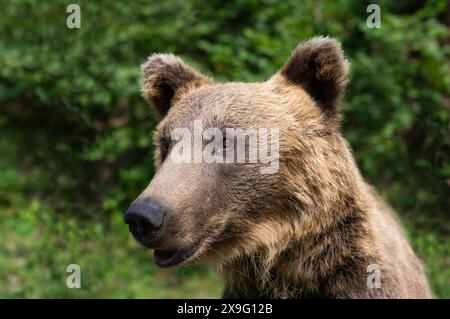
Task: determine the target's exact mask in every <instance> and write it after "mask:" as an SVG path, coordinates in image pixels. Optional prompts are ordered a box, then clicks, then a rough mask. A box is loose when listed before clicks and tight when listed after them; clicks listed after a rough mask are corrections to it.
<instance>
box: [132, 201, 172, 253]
mask: <svg viewBox="0 0 450 319" xmlns="http://www.w3.org/2000/svg"><path fill="white" fill-rule="evenodd" d="M124 221H125V223H126V224H128V226H129V228H130V232H131V233H132V234H133V236H134V237H136V238H137V239H138V240H139V241H141V242H142V244H144V245H145V246H147V243H148V241H149V240H151V239H152V238H153V237H154V235H155V233H156V231H157V230H158V229H159V228H161V226H162V224H163V223H164V213H163V211H162V209H161V206H160V205H158V204H157V203H155V202H154V201H151V200H145V201H144V200H142V201H135V202H133V203H132V204H131V205H130V207H129V208H128V210H127V211H126V213H125V216H124Z"/></svg>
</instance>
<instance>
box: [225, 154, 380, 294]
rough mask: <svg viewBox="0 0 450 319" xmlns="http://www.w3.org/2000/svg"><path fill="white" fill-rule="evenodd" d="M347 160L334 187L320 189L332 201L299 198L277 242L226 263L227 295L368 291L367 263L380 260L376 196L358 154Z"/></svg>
mask: <svg viewBox="0 0 450 319" xmlns="http://www.w3.org/2000/svg"><path fill="white" fill-rule="evenodd" d="M345 160H346V161H347V164H348V165H346V166H345V170H342V171H340V172H339V176H338V179H339V183H336V185H335V188H334V189H331V190H330V189H327V190H325V192H326V194H316V195H318V196H321V198H326V199H327V202H325V203H323V202H322V201H312V203H313V204H309V205H308V204H305V201H304V200H303V199H301V198H298V201H297V203H296V204H295V203H294V205H291V206H290V208H289V210H290V212H289V216H290V221H289V224H290V225H293V226H292V227H290V228H288V229H287V230H286V229H284V230H279V231H276V230H274V234H277V235H278V236H277V237H278V238H279V239H278V242H275V243H274V242H271V243H270V247H268V246H264V244H263V245H260V246H259V248H257V249H254V250H252V252H251V253H248V252H247V253H243V254H241V255H240V256H239V257H238V258H235V259H234V260H233V261H231V262H228V263H227V264H225V265H222V273H223V275H224V279H225V290H224V295H223V296H224V297H225V298H348V297H351V296H349V295H348V292H349V291H351V292H352V294H358V292H363V291H366V290H367V281H366V278H367V273H366V271H367V266H369V265H370V264H374V263H377V261H378V258H377V256H375V253H374V251H376V249H375V250H374V249H373V247H371V244H370V243H374V242H376V239H375V238H374V234H373V233H371V228H370V227H369V224H370V218H371V217H370V216H371V215H372V212H373V210H374V209H376V208H375V207H372V206H371V205H373V204H371V203H374V202H376V199H374V195H373V191H372V190H371V188H370V187H369V186H368V185H367V184H366V183H365V181H364V180H363V178H362V177H361V175H360V173H359V171H358V169H357V167H356V165H355V163H354V161H353V158H352V157H351V156H350V155H349V156H348V157H347V158H345ZM343 181H344V182H343ZM317 189H319V192H320V188H317ZM317 189H316V192H317ZM317 203H319V204H317ZM283 231H284V233H282V232H283ZM269 236H271V237H274V236H276V235H273V234H269ZM268 238H269V237H268ZM372 246H373V245H372ZM280 247H281V248H280ZM362 279H364V280H362Z"/></svg>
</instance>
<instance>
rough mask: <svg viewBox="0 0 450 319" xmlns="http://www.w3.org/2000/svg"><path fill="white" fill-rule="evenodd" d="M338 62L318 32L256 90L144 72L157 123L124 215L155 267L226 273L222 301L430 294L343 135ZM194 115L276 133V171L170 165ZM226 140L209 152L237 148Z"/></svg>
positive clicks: (173, 61)
mask: <svg viewBox="0 0 450 319" xmlns="http://www.w3.org/2000/svg"><path fill="white" fill-rule="evenodd" d="M348 65H349V64H348V62H347V60H346V58H345V57H344V54H343V52H342V49H341V46H340V44H339V43H338V42H337V41H336V40H334V39H331V38H328V37H316V38H313V39H311V40H309V41H307V42H304V43H302V44H300V45H299V46H298V47H297V48H296V49H295V50H294V51H293V53H292V55H291V57H290V58H289V59H288V61H287V62H286V64H285V65H284V66H283V67H282V68H281V70H279V71H278V72H277V73H276V74H275V75H273V76H272V77H271V78H270V79H268V80H267V81H265V82H261V83H236V82H231V83H216V82H213V81H212V80H211V79H209V78H207V77H206V76H204V75H202V74H200V73H199V72H197V71H195V70H193V69H192V68H191V67H189V66H187V65H186V64H185V63H183V61H182V60H181V59H179V58H177V57H176V56H174V55H172V54H154V55H152V56H151V57H150V58H149V59H148V61H147V62H146V63H144V64H143V65H142V75H143V86H142V93H143V96H144V97H145V99H147V100H148V101H149V102H151V104H153V105H154V106H155V107H156V108H157V109H158V111H159V112H160V113H161V115H162V117H163V118H162V120H161V122H160V123H159V125H158V127H157V130H156V133H155V145H156V146H157V150H156V162H157V164H156V165H157V167H158V169H157V172H156V174H155V176H154V177H153V179H152V181H151V183H150V184H149V186H148V187H147V188H146V189H145V190H144V191H143V193H142V194H141V195H140V196H139V197H138V198H137V199H136V200H135V201H134V202H133V203H132V204H131V206H130V208H129V209H128V210H127V212H126V213H125V217H124V219H125V222H126V223H127V224H128V225H129V228H130V231H131V233H132V234H133V236H134V237H135V238H136V239H137V240H138V241H139V242H140V243H141V244H143V245H144V246H145V247H148V248H152V249H155V250H154V261H155V262H156V264H158V265H159V266H161V267H169V266H173V265H178V264H180V265H184V264H187V263H191V262H193V261H196V260H199V259H205V260H208V261H210V262H212V263H214V264H215V265H216V266H217V267H218V269H219V271H220V272H221V273H222V275H223V277H224V280H225V290H224V293H223V297H225V298H429V297H431V296H432V294H431V291H430V288H429V285H428V283H427V279H426V277H425V274H424V270H423V267H422V264H421V262H420V260H419V259H418V258H417V257H416V255H415V254H414V252H413V250H412V249H411V247H410V245H409V243H408V241H407V240H406V238H405V236H404V234H403V232H402V230H401V227H400V226H399V223H398V222H397V220H396V217H395V215H394V213H393V212H392V211H391V209H390V208H389V207H388V206H387V205H386V204H385V203H384V202H383V200H382V199H381V198H380V197H379V196H378V194H377V193H376V191H375V190H374V189H373V188H372V187H371V186H370V185H368V183H367V182H366V181H365V180H364V179H363V177H362V176H361V174H360V172H359V170H358V168H357V166H356V163H355V159H354V157H353V155H352V152H351V149H350V146H349V145H348V143H347V141H346V140H345V139H344V138H343V136H342V135H341V133H340V127H339V126H340V120H341V110H340V104H341V99H342V96H343V93H344V89H345V85H346V82H347V79H348V74H347V73H348ZM196 120H197V121H199V120H200V121H201V125H202V127H203V128H218V129H219V130H224V129H225V128H242V129H247V128H276V129H277V130H278V132H279V134H278V137H277V138H278V141H279V148H278V159H279V166H278V169H277V171H276V172H275V173H271V174H263V173H262V171H261V169H260V168H261V166H262V165H263V164H262V163H261V161H259V160H257V161H256V162H249V161H248V162H244V163H242V162H236V161H231V162H230V163H228V162H225V161H224V162H220V161H217V162H214V163H209V162H205V161H190V162H189V161H188V162H183V163H180V162H177V161H176V160H175V159H176V158H175V157H173V156H170V154H171V153H174V148H175V145H176V143H177V140H174V138H173V134H172V133H173V131H174V130H176V129H177V128H181V127H182V128H185V129H187V131H188V132H189V131H190V132H191V133H192V132H193V131H194V124H193V123H194V122H195V121H196ZM227 134H228V133H225V134H224V135H226V136H225V138H224V139H223V149H221V150H220V149H219V150H216V151H217V153H218V154H219V157H221V156H222V155H223V154H224V152H225V150H227V149H228V150H229V149H230V148H234V147H236V144H235V143H234V137H233V140H231V141H230V138H228V136H227ZM249 140H250V139H249V138H248V139H246V141H245V143H244V145H247V144H249ZM190 141H191V140H190ZM203 142H204V141H201V143H202V144H201V146H202V147H203V146H204V144H203ZM221 143H222V141H221ZM223 156H224V155H223ZM189 158H190V157H189Z"/></svg>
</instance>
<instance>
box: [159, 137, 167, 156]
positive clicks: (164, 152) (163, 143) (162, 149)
mask: <svg viewBox="0 0 450 319" xmlns="http://www.w3.org/2000/svg"><path fill="white" fill-rule="evenodd" d="M159 149H160V153H161V159H162V160H163V161H164V159H165V158H166V157H167V154H168V153H169V141H168V140H167V138H165V137H161V139H160V140H159Z"/></svg>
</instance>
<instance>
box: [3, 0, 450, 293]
mask: <svg viewBox="0 0 450 319" xmlns="http://www.w3.org/2000/svg"><path fill="white" fill-rule="evenodd" d="M77 3H78V4H79V5H80V7H81V10H82V22H81V26H82V27H81V29H68V28H66V18H67V15H68V14H67V13H66V6H67V4H68V3H67V2H66V1H51V2H50V1H49V2H43V1H37V0H11V1H8V2H6V3H4V4H2V18H1V19H0V52H1V54H0V65H1V68H0V105H1V109H0V115H1V116H0V134H1V136H2V140H1V143H0V154H2V157H1V158H0V168H1V172H2V173H1V174H2V175H1V178H0V214H1V217H2V220H5V221H6V222H4V223H2V225H0V233H2V235H3V234H5V237H4V240H3V242H2V244H0V268H1V269H2V270H3V271H2V273H1V274H0V296H26V297H58V296H65V297H88V296H95V297H119V296H120V297H124V296H125V297H148V296H154V297H164V296H166V297H167V296H169V297H174V296H209V295H211V296H218V295H219V291H220V289H219V287H218V284H217V278H215V277H212V276H213V275H211V274H210V273H209V272H205V271H204V270H202V269H197V268H194V270H192V271H188V274H189V275H188V276H187V275H186V273H183V271H181V272H176V271H175V272H173V273H167V272H161V271H157V270H155V269H154V268H153V266H151V260H150V258H147V257H148V256H145V258H144V257H143V255H144V254H142V251H141V250H138V249H139V248H138V247H137V245H135V244H133V243H130V242H129V237H128V234H127V230H126V227H124V226H122V225H121V221H120V219H121V212H122V211H123V210H124V209H125V208H126V206H127V204H128V203H129V202H130V201H131V200H132V199H134V197H135V196H136V195H137V194H138V193H139V191H140V190H142V189H143V188H144V186H145V185H146V184H147V183H148V181H149V180H150V179H151V176H152V175H153V173H154V168H153V164H152V147H153V146H152V131H153V129H154V127H155V125H156V123H157V122H158V116H157V114H156V113H155V112H153V111H152V110H151V109H150V107H149V106H148V105H146V103H145V102H144V101H143V99H142V98H141V97H140V92H139V89H140V83H139V81H140V80H139V76H140V73H139V65H140V64H141V63H142V62H143V61H145V59H146V57H147V56H148V55H149V54H151V53H152V52H166V51H167V52H173V53H175V54H178V55H180V56H181V57H182V58H183V59H185V60H186V61H187V62H189V63H191V64H193V65H194V66H195V67H197V68H198V69H200V70H202V71H203V72H204V73H206V74H208V75H210V76H214V77H215V78H216V79H217V80H219V81H227V80H242V81H258V80H264V79H266V78H268V77H269V76H271V75H272V74H273V73H274V72H276V70H277V69H278V68H280V67H281V65H282V64H283V62H284V61H285V59H286V57H287V56H288V55H289V53H290V51H291V50H292V49H293V48H294V47H295V46H296V45H297V44H298V43H299V42H300V41H303V40H305V39H308V38H310V37H312V36H315V35H330V36H333V37H336V38H338V39H339V40H340V41H342V43H343V47H344V49H345V51H346V54H347V56H348V58H349V59H350V61H351V63H352V81H351V83H350V85H349V88H348V90H347V95H346V99H345V102H344V105H343V110H344V115H345V121H344V123H343V129H344V131H345V135H346V136H347V138H348V139H349V141H350V144H351V145H352V147H353V148H354V151H355V154H356V157H357V159H358V162H359V164H360V167H361V169H362V171H363V173H364V175H365V176H366V177H367V179H368V180H369V181H370V182H371V183H373V184H374V185H375V186H377V188H378V189H379V190H380V191H381V192H382V193H383V195H384V196H385V197H386V198H387V199H388V200H389V202H390V203H391V204H392V205H393V206H394V207H395V208H396V209H397V211H398V212H399V213H400V214H401V216H402V217H403V218H404V221H405V223H406V224H407V226H408V230H409V233H410V234H411V238H412V239H413V241H414V245H415V248H416V249H417V250H418V251H419V253H420V254H421V256H422V257H423V258H424V259H426V261H427V265H428V270H429V274H430V278H431V281H432V283H433V285H434V287H435V290H436V293H437V294H438V295H439V296H441V297H450V291H449V287H450V282H449V278H450V273H449V271H448V269H450V267H449V259H448V258H449V257H448V256H449V247H450V243H449V239H448V233H449V231H450V229H449V228H450V225H449V222H448V212H449V211H450V160H449V158H450V137H449V136H450V135H449V122H450V96H449V93H450V92H449V88H450V64H449V55H450V46H449V43H450V42H449V17H448V11H449V4H448V1H445V0H432V1H428V2H425V1H395V2H394V1H389V2H388V1H380V2H379V3H380V6H381V10H382V12H381V13H382V28H381V29H368V28H367V26H366V19H367V16H368V13H366V7H367V5H368V4H369V3H370V2H366V3H365V2H361V1H326V2H325V1H313V0H307V1H297V0H287V1H279V2H277V1H274V0H264V1H256V0H233V1H226V2H224V1H218V0H211V1H208V2H204V1H196V0H195V1H194V0H191V1H183V0H171V1H161V2H156V1H152V2H151V3H150V2H148V1H133V2H116V1H95V2H94V1H77ZM75 261H78V263H81V264H83V265H82V267H85V268H86V269H89V271H87V272H86V276H87V278H86V280H87V282H86V283H85V285H86V288H85V289H82V290H80V291H75V292H74V291H70V290H68V289H67V288H66V287H65V285H64V279H63V278H65V275H66V273H65V265H66V264H69V263H73V262H75ZM191 278H192V279H191ZM208 282H213V283H215V284H216V285H215V287H208V286H207V285H208ZM180 283H182V284H183V287H184V288H183V289H181V290H179V289H176V288H177V287H178V286H179V284H180ZM2 287H9V288H7V289H6V290H4V288H2ZM150 287H152V289H154V290H152V289H150ZM155 287H159V290H158V289H155ZM196 291H197V292H196Z"/></svg>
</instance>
